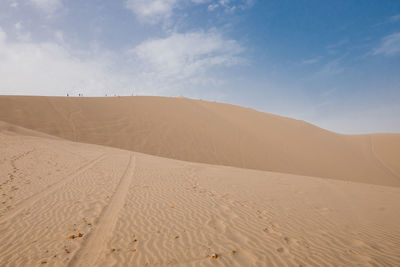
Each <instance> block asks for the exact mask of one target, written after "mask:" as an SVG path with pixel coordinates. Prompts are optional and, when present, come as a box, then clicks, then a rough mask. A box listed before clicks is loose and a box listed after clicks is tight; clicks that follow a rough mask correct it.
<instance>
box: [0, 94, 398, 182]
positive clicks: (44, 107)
mask: <svg viewBox="0 0 400 267" xmlns="http://www.w3.org/2000/svg"><path fill="white" fill-rule="evenodd" d="M0 121H4V122H8V123H10V124H13V125H18V126H21V127H25V128H28V129H31V130H36V131H39V132H42V133H46V134H49V135H53V136H57V137H60V138H64V139H68V140H71V141H78V142H84V143H92V144H99V145H106V146H112V147H115V148H121V149H126V150H130V151H134V152H141V153H145V154H150V155H156V156H161V157H167V158H173V159H179V160H185V161H190V162H200V163H208V164H217V165H226V166H233V167H239V168H248V169H258V170H265V171H274V172H285V173H291V174H299V175H306V176H315V177H325V178H332V179H339V180H345V181H353V182H364V183H369V184H377V185H389V186H400V160H399V159H400V134H381V135H342V134H337V133H333V132H329V131H326V130H323V129H321V128H318V127H316V126H314V125H311V124H308V123H305V122H303V121H298V120H293V119H290V118H285V117H280V116H276V115H272V114H267V113H262V112H258V111H255V110H252V109H248V108H243V107H239V106H234V105H229V104H222V103H215V102H207V101H201V100H193V99H188V98H167V97H146V96H136V97H108V98H105V97H103V98H83V97H80V98H78V97H33V96H0ZM355 123H357V122H355Z"/></svg>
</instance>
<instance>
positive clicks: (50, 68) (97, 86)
mask: <svg viewBox="0 0 400 267" xmlns="http://www.w3.org/2000/svg"><path fill="white" fill-rule="evenodd" d="M109 64H112V60H110V58H107V57H106V56H105V55H104V54H100V55H97V56H95V57H91V58H90V59H86V60H83V59H82V58H79V57H77V56H74V54H73V53H72V52H71V51H70V50H69V49H67V48H65V47H63V46H61V45H58V44H56V43H52V42H43V43H32V42H10V41H8V40H7V35H6V33H5V32H4V31H3V30H2V29H1V28H0V92H1V93H2V94H40V95H65V94H66V93H67V92H69V93H73V92H79V91H80V92H84V93H86V94H92V95H96V94H102V93H103V92H107V90H108V89H109V88H114V89H120V88H123V87H126V84H123V83H124V82H125V81H126V77H121V76H120V75H118V74H115V73H111V72H110V71H109V69H108V66H109ZM75 90H76V91H75Z"/></svg>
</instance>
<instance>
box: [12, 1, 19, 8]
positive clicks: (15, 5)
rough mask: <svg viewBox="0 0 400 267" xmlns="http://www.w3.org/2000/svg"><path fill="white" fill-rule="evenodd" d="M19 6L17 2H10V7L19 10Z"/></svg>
mask: <svg viewBox="0 0 400 267" xmlns="http://www.w3.org/2000/svg"><path fill="white" fill-rule="evenodd" d="M18 6H19V4H18V2H17V0H10V7H13V8H17V7H18Z"/></svg>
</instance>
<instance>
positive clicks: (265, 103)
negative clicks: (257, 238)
mask: <svg viewBox="0 0 400 267" xmlns="http://www.w3.org/2000/svg"><path fill="white" fill-rule="evenodd" d="M0 94H3V95H4V94H13V95H15V94H18V95H19V94H23V95H55V96H65V95H66V94H69V95H70V96H76V95H78V94H83V95H84V96H105V95H108V96H110V95H112V96H113V95H161V96H185V97H191V98H196V99H204V100H210V101H218V102H227V103H232V104H237V105H241V106H246V107H251V108H254V109H256V110H259V111H263V112H269V113H274V114H279V115H282V116H288V117H291V118H295V119H300V120H305V121H307V122H310V123H313V124H315V125H317V126H319V127H322V128H325V129H328V130H332V131H336V132H339V133H350V134H357V133H375V132H394V133H400V1H398V0H374V1H372V0H335V1H320V0H303V1H293V0H291V1H289V0H112V1H111V0H110V1H105V0H85V1H81V0H0Z"/></svg>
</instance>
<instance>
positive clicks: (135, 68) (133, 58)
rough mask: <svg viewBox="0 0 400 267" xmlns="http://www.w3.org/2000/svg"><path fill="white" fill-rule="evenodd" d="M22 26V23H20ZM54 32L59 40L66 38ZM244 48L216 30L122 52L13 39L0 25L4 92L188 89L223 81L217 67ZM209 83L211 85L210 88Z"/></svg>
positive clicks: (230, 61) (233, 60)
mask: <svg viewBox="0 0 400 267" xmlns="http://www.w3.org/2000/svg"><path fill="white" fill-rule="evenodd" d="M21 27H22V26H21ZM62 38H64V37H63V36H62V33H57V32H56V33H55V36H54V39H55V40H58V41H60V40H62ZM242 51H243V48H242V47H241V46H240V45H239V44H238V43H237V42H236V41H234V40H230V39H225V38H223V36H222V35H221V34H220V33H218V32H217V31H215V30H212V31H208V32H202V31H200V32H193V33H187V34H179V33H173V34H171V35H170V36H169V37H166V38H163V39H152V40H148V41H145V42H143V43H141V44H140V45H138V46H136V47H133V48H131V49H129V50H127V51H124V52H112V51H108V50H105V49H103V48H101V47H99V46H98V45H97V46H94V47H93V48H92V49H88V50H84V51H82V50H79V49H76V48H72V47H71V46H70V45H69V44H68V43H67V42H65V41H64V42H58V43H57V42H32V41H26V42H22V41H16V42H14V41H11V40H8V39H7V34H6V33H5V32H4V31H3V30H1V28H0V93H1V94H38V95H65V94H66V93H67V92H68V93H70V94H77V93H84V94H85V95H104V94H106V93H107V94H121V95H124V94H131V92H132V91H133V88H136V92H137V93H139V94H143V93H144V94H164V95H171V94H172V95H174V94H181V93H183V94H187V93H188V91H191V90H192V91H196V90H201V88H207V90H212V88H215V87H217V86H219V85H221V84H222V83H223V82H224V80H223V78H220V77H216V76H215V75H214V70H216V69H217V68H218V69H222V70H223V69H224V68H227V67H229V66H232V65H235V64H239V63H241V62H243V60H242V59H241V57H240V53H241V52H242ZM210 88H211V89H210Z"/></svg>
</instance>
